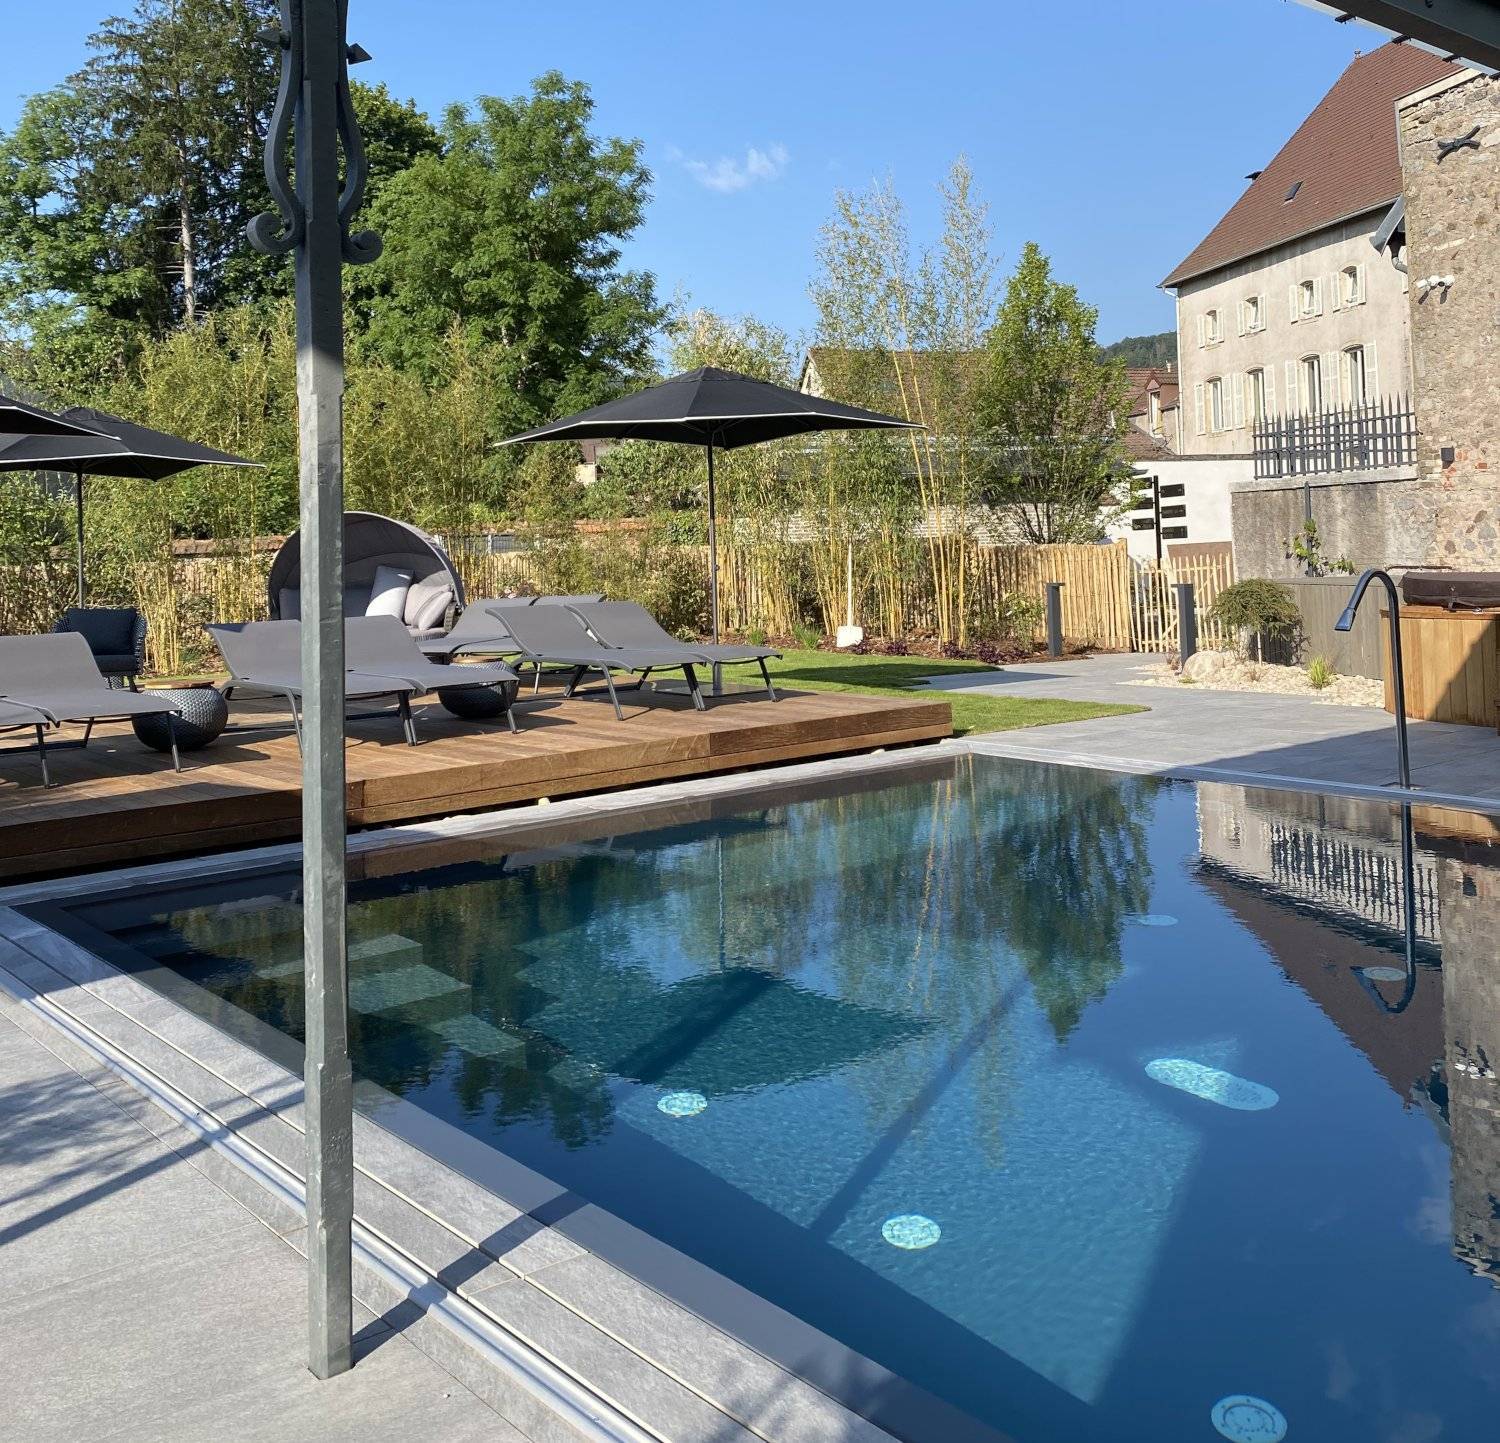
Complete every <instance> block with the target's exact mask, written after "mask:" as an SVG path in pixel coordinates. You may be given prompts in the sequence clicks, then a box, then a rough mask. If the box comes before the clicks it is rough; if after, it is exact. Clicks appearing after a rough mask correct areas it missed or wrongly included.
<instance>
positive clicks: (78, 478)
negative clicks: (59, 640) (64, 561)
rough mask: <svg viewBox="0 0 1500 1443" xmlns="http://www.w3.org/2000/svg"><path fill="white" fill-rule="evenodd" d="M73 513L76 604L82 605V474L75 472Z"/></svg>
mask: <svg viewBox="0 0 1500 1443" xmlns="http://www.w3.org/2000/svg"><path fill="white" fill-rule="evenodd" d="M73 511H74V515H75V518H76V519H75V521H74V527H75V529H76V531H77V536H76V538H75V540H76V544H77V547H78V604H79V605H80V606H82V605H83V472H82V471H79V472H77V473H76V474H75V475H74V477H73Z"/></svg>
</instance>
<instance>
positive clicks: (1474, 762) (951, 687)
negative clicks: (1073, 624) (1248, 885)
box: [929, 655, 1500, 808]
mask: <svg viewBox="0 0 1500 1443" xmlns="http://www.w3.org/2000/svg"><path fill="white" fill-rule="evenodd" d="M1161 660H1162V658H1159V657H1151V656H1128V655H1127V656H1120V655H1101V656H1095V657H1089V658H1087V659H1084V660H1079V661H1060V662H1051V663H1049V662H1028V663H1025V664H1021V665H1016V666H1007V667H1006V668H1005V669H1004V671H1003V672H1001V673H1000V674H999V675H998V676H997V675H996V674H995V673H992V672H983V673H971V674H969V675H960V676H953V677H935V678H933V679H932V680H931V681H930V682H929V685H930V686H931V687H933V689H935V690H946V691H956V690H963V691H977V692H980V693H982V694H985V695H989V696H1028V697H1064V698H1067V699H1069V700H1076V701H1100V702H1118V703H1124V704H1127V705H1132V706H1147V707H1150V708H1151V710H1150V711H1149V712H1144V713H1139V714H1135V715H1131V716H1120V717H1100V718H1098V719H1096V720H1094V721H1083V722H1067V723H1064V724H1063V725H1061V726H1048V727H1036V728H1031V729H1028V730H1025V731H1018V732H1002V733H996V734H994V735H992V736H980V737H977V738H975V739H974V741H975V743H976V745H977V746H978V747H979V748H980V749H982V750H984V751H987V752H997V753H1004V754H1006V755H1011V756H1031V757H1039V758H1043V759H1052V760H1059V761H1060V760H1064V759H1066V758H1068V757H1070V756H1072V757H1086V758H1088V759H1090V760H1093V761H1095V762H1098V763H1104V764H1111V765H1118V766H1121V767H1125V768H1128V769H1132V770H1134V769H1146V770H1152V771H1156V770H1162V769H1165V768H1169V767H1211V768H1216V769H1224V770H1230V771H1237V772H1251V773H1256V774H1259V775H1264V776H1266V777H1268V778H1270V777H1289V778H1297V779H1301V780H1304V781H1320V782H1332V783H1338V784H1340V785H1346V786H1388V785H1392V784H1394V783H1395V781H1396V778H1397V766H1396V733H1395V724H1394V722H1393V720H1392V718H1391V717H1390V716H1389V715H1388V714H1387V713H1386V712H1384V711H1381V710H1378V709H1376V708H1373V707H1350V706H1329V705H1326V704H1324V703H1322V702H1318V701H1315V700H1313V699H1312V698H1310V697H1300V696H1273V695H1268V694H1262V693H1259V692H1232V691H1210V690H1208V689H1206V688H1203V687H1195V686H1175V687H1159V686H1139V685H1131V681H1132V678H1134V677H1136V676H1138V675H1139V674H1140V673H1141V672H1142V671H1144V670H1145V669H1146V668H1148V667H1150V666H1153V665H1159V664H1160V662H1161ZM1410 733H1411V750H1412V779H1413V782H1414V783H1415V785H1416V786H1417V787H1419V788H1420V789H1422V790H1423V791H1425V792H1432V793H1438V794H1444V795H1450V794H1451V795H1452V796H1454V797H1461V798H1464V799H1467V800H1469V801H1471V802H1478V803H1481V804H1484V805H1492V806H1494V807H1496V808H1500V736H1497V735H1496V734H1495V732H1494V731H1492V730H1490V729H1489V728H1487V727H1467V726H1447V725H1444V724H1441V723H1437V722H1414V723H1412V724H1411V727H1410Z"/></svg>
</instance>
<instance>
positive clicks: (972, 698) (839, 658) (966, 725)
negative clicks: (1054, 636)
mask: <svg viewBox="0 0 1500 1443" xmlns="http://www.w3.org/2000/svg"><path fill="white" fill-rule="evenodd" d="M997 669H998V668H995V667H987V666H985V665H984V664H983V663H982V662H978V661H941V660H936V659H934V658H932V657H928V656H855V655H853V654H851V653H849V652H839V651H789V652H787V653H786V655H785V656H784V657H782V659H781V660H780V661H773V662H772V663H771V675H772V677H773V678H774V679H775V680H776V681H777V682H778V683H781V684H783V685H785V686H787V687H790V688H792V689H793V690H806V691H854V692H863V693H864V694H865V695H867V696H902V695H905V694H907V693H909V692H911V691H914V690H915V691H921V692H926V694H927V695H929V696H932V697H934V698H938V699H942V698H946V699H947V700H948V701H951V702H952V703H953V730H954V732H955V733H956V734H957V735H958V736H964V735H966V734H968V733H969V732H1004V731H1014V730H1016V729H1017V728H1019V727H1041V726H1049V725H1051V724H1052V723H1053V722H1070V721H1088V720H1089V719H1090V718H1091V717H1100V716H1124V715H1126V714H1127V713H1129V712H1137V711H1146V710H1147V708H1146V707H1143V706H1105V705H1102V704H1100V703H1096V702H1088V701H1053V700H1049V699H1044V698H1041V697H1009V696H978V695H972V694H970V693H967V692H963V691H931V692H929V691H927V689H926V688H925V687H921V686H918V684H917V683H918V681H919V679H920V678H922V677H924V676H947V675H952V674H955V673H958V672H975V671H994V670H997Z"/></svg>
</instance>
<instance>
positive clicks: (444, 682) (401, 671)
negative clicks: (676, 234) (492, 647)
mask: <svg viewBox="0 0 1500 1443" xmlns="http://www.w3.org/2000/svg"><path fill="white" fill-rule="evenodd" d="M344 663H345V665H346V666H348V667H349V669H350V670H351V671H353V672H358V673H360V674H362V675H364V676H386V677H394V678H396V679H397V680H399V681H401V682H403V683H405V684H406V685H407V686H408V687H409V688H410V689H411V693H412V694H416V693H423V692H432V691H440V690H441V691H456V690H463V689H468V688H476V689H477V688H479V687H493V686H502V685H504V684H505V683H506V682H510V681H514V682H519V681H520V678H519V677H518V676H517V675H516V674H515V672H513V671H512V670H511V669H510V668H509V667H508V666H502V665H499V664H497V663H491V664H489V665H477V666H475V665H470V666H445V665H440V664H439V663H438V662H435V661H430V660H429V659H428V658H427V657H426V656H424V655H423V654H422V647H421V645H420V644H419V643H418V642H417V641H416V640H415V639H414V638H413V637H412V634H411V633H410V632H409V631H408V630H407V629H406V628H405V627H404V626H403V625H402V624H401V623H400V622H399V621H397V620H396V618H395V617H394V616H357V617H351V618H350V619H349V620H348V621H346V622H345V623H344ZM505 720H506V723H507V725H509V727H510V729H511V731H515V730H516V719H515V717H514V716H513V715H512V714H511V709H510V708H509V707H508V706H507V707H506V708H505Z"/></svg>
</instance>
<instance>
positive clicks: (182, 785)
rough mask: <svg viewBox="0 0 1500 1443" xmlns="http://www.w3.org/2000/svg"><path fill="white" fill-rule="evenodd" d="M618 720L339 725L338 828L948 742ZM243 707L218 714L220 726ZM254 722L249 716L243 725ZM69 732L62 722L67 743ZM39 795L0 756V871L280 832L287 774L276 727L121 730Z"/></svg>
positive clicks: (903, 704)
mask: <svg viewBox="0 0 1500 1443" xmlns="http://www.w3.org/2000/svg"><path fill="white" fill-rule="evenodd" d="M621 699H622V702H624V704H625V720H624V721H616V720H615V719H614V716H613V714H612V713H611V712H610V709H609V706H608V703H607V702H605V701H603V700H602V699H596V698H593V697H588V698H575V699H573V700H571V701H565V700H563V699H562V698H561V697H560V696H557V695H555V694H554V695H552V696H549V695H548V693H547V692H545V691H544V692H543V693H542V695H541V696H540V697H539V698H536V699H534V700H533V699H530V698H524V699H523V700H522V702H521V703H520V705H519V707H518V709H517V716H518V719H519V721H520V725H521V731H520V733H519V734H518V735H516V736H512V735H511V734H510V733H509V732H507V731H506V730H505V728H504V724H503V723H499V724H495V723H475V722H460V721H457V720H455V719H453V718H451V717H449V716H448V715H447V713H446V712H444V711H442V710H441V709H440V708H438V707H437V706H436V705H428V706H422V707H419V708H417V709H416V711H417V725H418V733H419V736H420V737H421V739H422V744H421V745H420V746H418V747H408V746H407V745H406V744H405V742H404V741H403V739H402V736H401V730H400V727H399V725H398V724H397V722H396V721H395V720H394V718H391V719H385V718H381V719H374V720H368V721H357V722H352V723H350V726H349V743H348V749H347V757H348V806H349V825H350V827H351V828H357V827H369V826H377V825H380V824H383V823H393V822H406V821H417V820H420V819H422V818H430V817H440V816H449V815H451V814H453V813H455V812H472V811H486V810H489V809H491V808H495V807H503V806H508V805H514V804H518V803H526V802H535V801H536V800H537V799H538V798H541V797H549V798H551V797H563V796H568V795H570V794H575V793H579V792H591V791H606V790H611V789H613V788H617V787H630V786H640V785H643V784H646V783H650V782H658V781H669V780H674V779H679V778H683V777H696V776H706V775H711V774H713V773H716V772H725V771H733V770H737V769H740V768H744V767H758V766H766V765H769V764H772V763H777V762H790V761H805V760H808V759H810V758H816V757H823V756H836V755H839V754H843V753H848V752H857V751H866V750H869V749H871V748H874V747H886V746H899V745H903V744H906V743H911V742H928V741H935V740H938V739H939V738H942V737H946V736H948V735H950V734H951V732H952V714H951V710H950V708H949V705H948V703H947V702H946V701H941V700H927V699H925V698H921V697H912V698H911V699H910V700H908V699H906V698H891V697H874V696H856V695H849V694H846V693H839V692H801V693H792V694H788V695H784V696H783V698H782V700H780V701H778V702H775V703H772V702H771V701H769V700H768V699H767V698H765V697H764V696H754V695H748V694H747V695H735V696H726V697H722V698H719V699H717V700H715V701H710V703H709V710H708V712H707V713H706V714H699V713H697V712H695V711H694V710H693V709H692V707H691V705H690V704H689V703H688V701H687V699H686V698H685V697H674V696H670V695H668V694H666V693H658V694H651V693H648V694H646V696H645V697H644V699H640V698H635V697H632V696H631V695H630V694H629V693H626V694H624V695H622V698H621ZM249 713H250V708H249V707H248V706H245V707H242V706H239V705H236V707H235V720H237V721H238V720H244V719H246V718H247V717H248V716H249ZM250 719H252V720H253V719H254V718H250ZM73 730H74V729H71V728H70V729H69V733H72V732H73ZM50 760H51V765H52V776H53V780H54V782H56V783H57V785H56V786H55V787H54V788H53V789H52V790H51V791H46V790H44V789H43V787H42V784H41V773H40V769H39V767H38V765H37V759H36V756H35V754H34V753H31V754H11V755H7V756H0V879H5V878H16V877H24V876H36V875H40V874H47V873H57V872H66V871H71V870H75V869H81V868H87V867H96V866H105V865H110V864H118V863H123V862H132V861H147V860H150V859H152V858H164V857H173V856H183V855H187V854H191V853H195V852H203V851H210V850H215V849H220V848H225V847H240V846H246V845H249V844H251V843H256V842H268V841H284V840H287V839H290V838H295V837H296V836H297V835H298V832H299V830H300V807H301V775H300V762H299V759H298V755H297V744H296V742H295V740H294V739H293V737H292V736H291V734H290V731H289V730H288V731H285V732H283V731H252V732H239V733H230V734H226V735H225V736H223V737H222V738H220V740H219V741H218V742H216V743H215V744H214V745H213V746H211V747H209V748H207V749H206V750H204V751H201V752H196V753H187V754H184V756H183V770H182V773H181V775H177V774H175V773H174V772H173V771H172V764H171V759H170V758H169V757H165V756H162V755H160V754H158V753H156V752H153V751H149V750H147V749H146V748H145V747H143V746H142V745H141V744H140V743H139V742H138V741H137V740H136V739H135V737H134V736H133V735H132V734H131V731H130V728H129V727H128V726H121V725H111V726H107V727H103V728H101V729H100V730H99V731H98V732H96V733H95V736H94V740H93V741H92V742H91V743H90V744H89V746H88V748H87V750H65V751H56V752H55V753H52V754H51V757H50Z"/></svg>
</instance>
